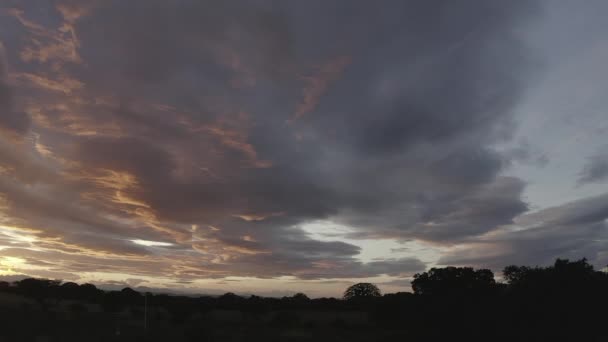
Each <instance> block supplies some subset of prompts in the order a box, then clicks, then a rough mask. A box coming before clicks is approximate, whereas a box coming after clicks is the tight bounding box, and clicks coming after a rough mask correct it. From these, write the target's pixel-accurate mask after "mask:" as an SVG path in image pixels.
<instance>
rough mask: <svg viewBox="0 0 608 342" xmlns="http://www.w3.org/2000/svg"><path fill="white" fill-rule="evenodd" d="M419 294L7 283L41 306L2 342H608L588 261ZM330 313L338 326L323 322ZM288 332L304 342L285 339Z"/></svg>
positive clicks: (419, 277) (450, 275) (432, 286)
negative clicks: (244, 293) (187, 291)
mask: <svg viewBox="0 0 608 342" xmlns="http://www.w3.org/2000/svg"><path fill="white" fill-rule="evenodd" d="M412 289H413V293H410V292H400V293H392V294H385V295H382V294H381V293H380V291H379V290H378V288H377V287H376V286H374V285H373V284H366V283H361V284H356V285H354V286H351V287H349V288H348V289H346V291H345V294H344V297H343V298H340V299H336V298H316V299H310V298H308V297H307V296H306V295H305V294H303V293H298V294H296V295H293V296H288V297H283V298H264V297H258V296H249V297H241V296H238V295H236V294H233V293H226V294H224V295H222V296H218V297H211V296H199V297H188V296H174V295H165V294H151V293H140V292H137V291H135V290H133V289H131V288H125V289H123V290H121V291H102V290H100V289H98V288H96V287H95V286H94V285H92V284H83V285H78V284H76V283H72V282H67V283H62V282H60V281H53V280H45V279H24V280H20V281H17V282H14V283H6V282H0V292H2V293H6V294H10V295H13V296H19V297H23V298H28V299H29V300H30V302H31V303H34V304H28V305H29V306H28V305H24V304H22V305H20V306H16V307H13V309H12V313H9V311H4V312H5V313H6V315H4V316H0V319H2V320H3V321H4V322H5V323H6V322H11V321H12V322H13V325H12V326H10V327H9V328H8V329H6V328H5V329H4V331H0V340H2V336H3V333H4V334H5V335H6V336H9V335H10V336H11V338H15V337H16V336H17V335H18V334H19V332H20V330H19V328H18V327H20V326H21V324H23V325H27V326H28V327H32V326H38V327H39V328H38V329H39V331H40V332H46V333H47V334H50V335H49V336H61V337H60V338H59V340H65V341H69V340H71V339H70V338H69V336H72V335H70V334H71V333H73V334H76V335H77V336H78V338H84V337H85V336H88V335H90V333H91V332H92V331H96V333H95V334H94V335H95V336H97V337H98V340H100V341H101V340H106V341H111V340H125V341H126V340H129V341H132V340H137V339H141V340H145V341H160V340H167V339H168V340H175V341H182V340H183V341H205V340H207V341H210V340H218V341H221V340H238V339H240V338H244V337H247V339H248V340H250V341H258V340H260V341H261V340H264V341H268V340H273V339H274V338H276V340H281V341H288V340H313V339H314V340H317V341H324V340H328V341H329V340H332V341H336V340H338V341H339V340H349V341H359V340H361V341H383V340H386V341H389V340H391V341H392V340H395V338H403V339H406V338H407V339H410V340H415V341H417V340H420V341H423V340H424V341H429V340H431V341H435V340H445V339H454V338H457V339H467V340H474V341H477V340H479V341H481V340H484V341H487V340H492V341H608V329H607V328H605V323H606V318H607V312H608V274H607V273H605V272H601V271H596V270H594V269H593V267H592V266H591V265H590V264H589V263H588V262H587V261H586V260H585V259H582V260H578V261H569V260H560V259H558V260H557V261H556V262H555V263H554V265H552V266H549V267H526V266H509V267H506V268H505V269H504V271H503V273H502V281H500V282H498V281H496V280H495V278H494V274H493V273H492V272H491V271H490V270H485V269H473V268H467V267H445V268H433V269H430V270H429V271H427V272H423V273H420V274H416V275H415V276H414V279H413V281H412ZM58 303H63V304H65V305H63V306H59V305H58ZM0 305H2V303H0ZM327 312H331V313H332V315H327V314H325V316H327V317H331V318H328V319H327V320H326V321H324V320H323V319H320V318H319V317H325V316H323V313H327ZM222 315H224V316H222ZM231 315H232V316H231ZM58 317H59V318H58ZM20 320H21V321H20ZM23 320H25V322H24V321H23ZM144 320H145V321H144ZM49 322H54V323H49ZM73 322H80V323H79V325H78V326H75V325H74V324H73ZM129 322H130V323H129ZM26 323H27V324H26ZM142 324H143V325H144V326H143V327H142ZM116 326H121V327H119V328H116ZM127 326H130V329H131V330H130V331H131V332H130V333H128V332H127ZM84 327H86V328H84ZM11 329H12V330H11ZM69 329H72V331H71V332H70V331H69ZM116 329H119V330H116ZM120 329H123V330H124V331H123V332H122V333H121V331H120ZM48 331H54V333H48ZM290 331H291V332H293V331H300V332H302V334H303V335H302V334H300V335H298V336H300V337H299V338H296V337H293V336H292V337H289V336H288V337H286V336H285V335H284V333H285V332H290ZM76 332H79V333H76ZM62 334H63V335H62ZM66 334H67V335H66ZM79 334H80V335H79ZM76 335H73V336H76ZM32 336H33V335H32ZM125 336H129V337H128V339H125V338H127V337H125ZM239 336H240V337H239ZM302 336H304V337H302ZM290 338H291V339H290ZM307 338H309V339H307ZM87 339H88V340H93V341H94V340H96V339H95V338H93V337H91V336H88V337H87ZM19 340H24V341H25V340H26V339H19ZM74 340H77V339H76V337H74Z"/></svg>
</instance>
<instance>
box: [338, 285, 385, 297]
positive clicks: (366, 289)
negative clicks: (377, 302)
mask: <svg viewBox="0 0 608 342" xmlns="http://www.w3.org/2000/svg"><path fill="white" fill-rule="evenodd" d="M380 296H382V294H381V293H380V289H378V287H377V286H376V285H374V284H371V283H358V284H355V285H352V286H351V287H349V288H348V289H346V291H344V299H346V300H352V299H363V298H374V297H380Z"/></svg>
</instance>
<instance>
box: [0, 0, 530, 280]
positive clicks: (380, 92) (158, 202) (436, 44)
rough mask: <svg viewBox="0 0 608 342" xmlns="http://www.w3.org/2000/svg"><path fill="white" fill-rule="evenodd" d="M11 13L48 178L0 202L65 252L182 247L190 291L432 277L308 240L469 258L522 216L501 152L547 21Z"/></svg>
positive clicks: (214, 12)
mask: <svg viewBox="0 0 608 342" xmlns="http://www.w3.org/2000/svg"><path fill="white" fill-rule="evenodd" d="M15 6H16V7H18V9H19V11H11V12H10V13H12V16H13V17H14V18H15V20H14V22H13V25H16V24H19V25H21V26H22V30H24V31H26V33H27V34H25V35H26V36H27V35H28V34H29V35H31V36H33V37H35V38H36V39H32V40H23V41H19V42H17V41H15V40H11V41H10V44H12V45H11V46H10V48H11V49H14V51H19V52H20V53H18V54H15V58H16V59H18V61H16V62H15V63H12V64H13V65H15V69H16V70H15V73H16V74H17V75H16V79H18V80H20V81H21V82H22V83H23V84H21V88H20V89H21V90H23V89H27V90H28V91H27V92H22V93H21V94H22V95H21V100H22V102H23V106H24V107H25V108H26V110H27V112H28V113H29V114H31V116H32V120H33V123H32V130H33V131H34V132H36V134H39V136H40V137H39V141H40V142H41V143H40V144H45V145H43V146H44V147H46V148H48V150H49V151H50V152H48V153H47V152H45V153H46V155H47V156H46V157H45V158H46V159H45V158H42V157H40V158H42V159H43V162H42V163H43V164H44V165H46V166H49V165H52V166H49V167H50V169H51V170H54V172H51V174H54V175H55V176H51V177H50V179H52V180H48V179H47V180H42V179H43V178H37V179H38V180H37V182H39V183H40V184H39V187H40V188H41V189H42V191H41V192H40V193H34V194H32V193H30V192H24V190H23V189H20V187H25V184H24V183H23V182H22V183H19V184H18V185H16V186H12V187H9V186H5V185H6V184H8V182H9V180H6V182H4V183H0V185H2V186H3V188H2V189H0V190H1V191H2V192H3V193H4V195H5V196H6V197H7V198H8V197H13V194H17V195H18V196H16V197H15V198H16V200H20V201H21V202H19V203H26V202H27V201H26V199H28V198H31V199H32V200H31V202H29V203H30V204H28V205H26V206H23V207H21V209H19V210H16V209H15V208H16V207H17V206H13V207H12V209H11V210H12V213H13V215H15V216H16V217H18V218H19V219H21V220H23V221H24V222H22V223H24V224H26V223H28V222H29V224H30V225H32V226H38V227H40V229H43V230H48V231H53V232H54V233H55V234H59V235H62V236H64V237H65V240H66V242H67V241H69V242H70V243H73V244H76V245H78V244H83V245H86V246H89V247H91V248H93V247H92V242H93V241H94V239H95V238H99V239H100V240H99V241H101V242H103V244H102V245H103V246H104V247H103V251H104V252H106V253H109V252H111V251H112V249H115V252H117V253H125V254H127V253H130V254H133V255H136V254H138V253H139V254H146V253H152V251H154V252H155V253H161V252H159V249H142V248H139V247H138V246H132V245H129V242H125V241H128V240H127V239H131V238H140V239H144V240H153V241H166V240H167V239H170V240H171V241H172V242H174V243H175V246H173V247H172V248H167V249H166V251H168V252H166V253H176V255H177V254H179V255H180V257H183V264H180V265H179V267H178V266H175V268H173V269H171V267H168V269H171V271H170V272H172V273H171V274H172V275H173V276H175V277H176V278H179V279H187V278H190V277H197V276H198V277H223V276H228V275H249V276H259V277H274V276H281V275H292V276H296V277H300V278H309V279H318V278H331V277H344V278H348V277H364V276H375V275H381V274H389V275H398V276H401V275H402V274H408V273H409V272H413V271H418V270H421V269H423V268H424V267H423V266H424V265H423V264H422V263H421V262H420V261H419V260H417V259H415V258H406V259H399V260H392V259H390V260H378V261H373V262H369V263H362V262H360V261H359V259H357V255H358V254H359V253H360V252H361V249H360V248H359V247H357V246H354V245H352V244H348V243H344V242H340V241H333V242H332V241H318V240H315V239H313V238H311V237H310V236H309V235H308V234H306V233H305V231H304V229H302V226H304V225H306V224H307V223H309V222H312V221H317V220H330V221H333V222H338V223H344V224H347V225H349V226H351V227H352V228H353V229H355V233H353V234H352V236H354V237H360V238H363V237H364V238H395V239H400V240H406V239H422V240H426V241H431V242H439V243H444V244H454V243H457V242H460V241H463V240H464V239H470V238H472V237H475V236H479V235H482V234H485V233H488V232H491V231H493V230H496V229H498V228H499V227H501V226H504V225H507V224H511V223H512V222H513V218H514V217H516V216H518V215H520V214H522V213H524V212H525V211H527V205H526V204H525V203H524V202H523V200H522V198H521V194H522V191H523V188H524V183H523V182H522V181H521V180H518V179H514V178H508V177H504V176H502V175H501V172H502V171H503V170H504V168H505V166H506V165H508V164H509V161H510V160H511V159H514V158H516V157H514V156H510V155H508V154H506V153H503V152H499V151H497V150H495V149H494V148H493V145H494V144H496V143H499V142H504V141H507V140H508V139H509V138H510V137H511V135H512V132H513V129H514V127H515V124H516V122H515V120H514V118H513V115H512V109H513V107H514V105H516V104H517V102H518V100H519V98H520V95H521V94H522V92H523V91H524V89H525V87H524V84H525V83H526V81H527V79H528V78H529V77H530V71H531V70H532V68H531V64H530V61H531V60H532V58H531V57H530V56H529V51H528V49H527V47H526V46H525V45H524V44H523V43H522V42H521V40H520V37H519V34H520V32H522V31H523V30H522V27H524V25H525V24H526V23H527V22H529V21H530V19H531V18H532V19H533V18H534V16H535V13H536V11H537V10H538V8H537V7H536V5H535V3H534V2H524V1H511V2H504V1H464V2H460V3H454V2H449V1H386V2H383V3H382V6H380V5H378V4H374V3H371V2H368V1H333V2H329V3H328V2H326V1H305V2H302V1H249V2H246V3H244V2H237V1H221V2H220V1H178V2H165V1H156V0H152V1H149V0H148V1H103V2H92V3H91V4H89V3H87V2H69V3H64V2H62V1H58V3H57V11H56V13H54V15H53V16H52V18H51V17H49V15H48V14H47V15H42V14H41V13H40V12H38V11H33V10H32V9H31V8H30V6H28V4H27V3H24V4H22V3H16V4H15ZM50 12H51V11H49V13H50ZM41 16H42V18H41ZM34 24H35V25H34ZM59 28H60V29H59ZM7 122H8V121H7ZM36 148H37V149H39V150H40V151H45V150H44V149H43V148H42V147H40V146H37V147H36ZM0 152H1V150H0ZM41 153H42V152H41ZM39 154H40V153H39ZM15 160H21V159H19V158H15ZM32 177H33V176H32ZM39 177H42V176H39ZM53 177H55V178H59V179H55V178H53ZM58 193H59V194H62V196H63V197H60V198H61V199H65V200H66V201H64V203H68V204H67V205H65V206H63V205H61V204H60V202H57V203H53V202H52V201H49V200H48V199H49V197H52V196H53V195H54V194H58ZM26 195H27V196H30V197H26ZM20 196H21V197H20ZM44 196H46V197H47V198H46V199H44V200H43V199H41V197H44ZM16 200H15V201H16ZM15 203H17V202H15ZM75 203H78V204H75ZM95 210H98V214H97V215H96V214H95ZM9 213H11V212H10V211H9ZM25 221H27V222H25ZM56 226H57V227H59V226H61V227H62V228H61V229H58V228H54V227H56ZM34 228H35V227H34ZM121 236H122V237H123V239H122V240H121V239H120V237H121ZM163 253H165V252H163ZM180 253H181V254H180ZM148 266H149V265H147V266H146V267H148ZM66 267H67V266H66ZM150 267H151V266H150ZM119 269H120V268H119ZM129 269H130V270H132V268H129ZM120 270H125V269H120ZM168 272H169V271H168Z"/></svg>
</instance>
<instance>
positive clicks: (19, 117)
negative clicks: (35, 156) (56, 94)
mask: <svg viewBox="0 0 608 342" xmlns="http://www.w3.org/2000/svg"><path fill="white" fill-rule="evenodd" d="M6 64H7V62H6V57H5V52H4V46H3V45H2V42H1V41H0V129H3V130H5V131H8V132H11V133H16V134H18V135H23V134H24V133H25V132H27V130H28V129H29V126H30V118H29V116H28V115H27V114H25V113H23V112H19V111H17V110H16V109H15V106H14V99H13V96H14V94H13V89H12V87H11V86H10V85H9V84H8V70H7V65H6Z"/></svg>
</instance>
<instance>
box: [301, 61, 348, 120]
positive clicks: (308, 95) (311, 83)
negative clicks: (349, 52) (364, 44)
mask: <svg viewBox="0 0 608 342" xmlns="http://www.w3.org/2000/svg"><path fill="white" fill-rule="evenodd" d="M350 63H351V58H350V57H348V56H342V57H338V58H336V59H334V60H332V61H330V62H328V63H326V64H324V65H322V66H321V67H320V68H318V70H317V72H316V73H314V74H313V75H310V76H305V77H303V80H304V81H305V82H306V83H307V85H306V87H304V91H303V93H304V94H303V95H304V98H303V99H302V102H301V103H300V104H299V105H298V106H297V108H296V111H295V113H294V115H293V116H292V118H291V119H290V122H293V121H295V120H298V119H300V118H301V117H303V116H304V115H306V114H307V113H309V112H311V111H313V110H314V109H315V108H316V107H317V105H318V104H319V101H320V99H321V96H323V94H325V93H326V92H327V89H328V88H329V86H330V85H331V84H332V83H333V82H335V81H336V80H337V79H338V78H339V77H340V75H341V74H342V72H344V69H345V68H346V67H347V66H348V65H349V64H350Z"/></svg>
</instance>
